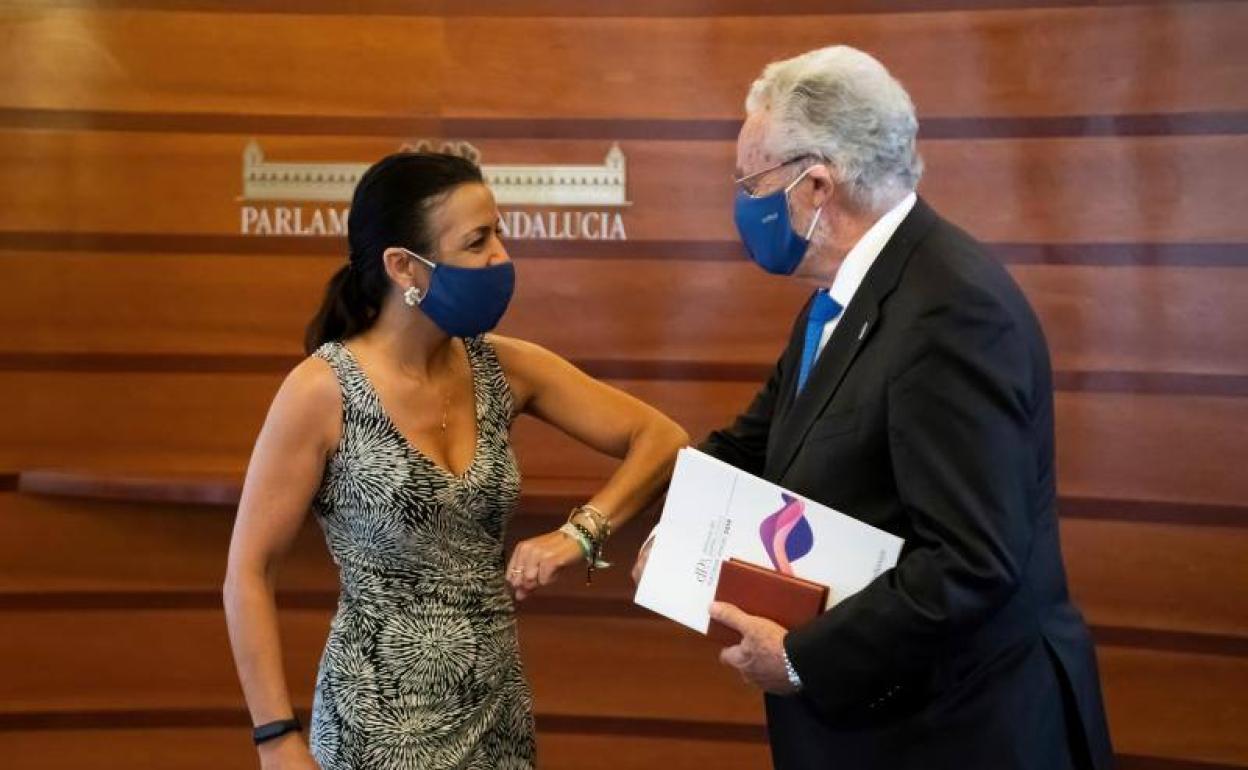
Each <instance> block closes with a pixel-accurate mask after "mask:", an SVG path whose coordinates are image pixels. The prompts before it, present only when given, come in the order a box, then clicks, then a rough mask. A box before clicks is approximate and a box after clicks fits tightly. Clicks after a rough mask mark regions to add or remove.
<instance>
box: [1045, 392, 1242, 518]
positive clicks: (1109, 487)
mask: <svg viewBox="0 0 1248 770" xmlns="http://www.w3.org/2000/svg"><path fill="white" fill-rule="evenodd" d="M1244 425H1248V403H1246V402H1245V400H1244V399H1234V398H1201V397H1173V398H1171V397H1164V396H1141V395H1127V394H1119V393H1102V394H1096V395H1091V394H1078V395H1077V394H1074V393H1059V394H1057V461H1058V472H1059V479H1060V481H1059V485H1060V489H1061V491H1062V493H1063V494H1066V495H1071V496H1091V497H1121V498H1128V499H1131V498H1135V499H1144V500H1149V499H1154V500H1183V501H1187V502H1206V503H1218V502H1221V503H1228V504H1242V503H1243V501H1245V500H1248V479H1245V477H1244V474H1242V473H1239V471H1238V468H1236V467H1235V466H1234V464H1232V463H1229V462H1227V460H1228V458H1233V457H1245V456H1248V433H1245V431H1244V430H1243V426H1244Z"/></svg>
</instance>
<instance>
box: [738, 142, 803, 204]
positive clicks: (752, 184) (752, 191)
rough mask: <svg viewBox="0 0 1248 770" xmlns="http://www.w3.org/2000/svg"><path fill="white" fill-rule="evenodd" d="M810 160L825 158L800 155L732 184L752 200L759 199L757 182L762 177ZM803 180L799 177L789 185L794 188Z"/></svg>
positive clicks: (741, 178)
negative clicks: (800, 161) (801, 161)
mask: <svg viewBox="0 0 1248 770" xmlns="http://www.w3.org/2000/svg"><path fill="white" fill-rule="evenodd" d="M810 159H814V160H823V158H821V157H820V156H818V155H814V154H812V153H806V154H805V155H798V156H797V157H795V158H789V159H788V160H782V161H780V162H779V163H777V164H776V165H774V166H768V167H767V168H765V169H762V170H761V171H755V172H754V173H753V174H746V175H745V176H743V177H739V178H737V179H734V180H733V182H732V183H733V184H734V185H736V186H738V187H740V188H741V189H742V190H743V191H744V192H745V194H746V195H748V196H750V197H751V198H757V197H759V195H758V181H757V180H758V179H759V178H760V177H762V176H764V175H766V174H770V173H771V172H773V171H777V170H779V169H782V168H784V167H785V166H788V165H792V164H793V163H796V162H798V161H799V160H810ZM801 178H802V177H801V176H799V177H798V178H797V179H794V180H793V181H792V182H790V183H789V186H790V187H792V186H793V185H794V184H796V183H797V182H798V180H800V179H801ZM787 189H788V188H786V191H787Z"/></svg>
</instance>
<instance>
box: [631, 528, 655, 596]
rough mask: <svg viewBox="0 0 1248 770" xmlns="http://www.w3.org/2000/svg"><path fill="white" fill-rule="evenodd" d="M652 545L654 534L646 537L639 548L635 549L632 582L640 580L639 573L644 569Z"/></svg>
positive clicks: (635, 582)
mask: <svg viewBox="0 0 1248 770" xmlns="http://www.w3.org/2000/svg"><path fill="white" fill-rule="evenodd" d="M653 547H654V535H651V536H650V537H649V538H647V539H646V542H644V543H642V545H641V550H639V551H637V561H636V562H634V563H633V583H634V584H637V583H640V582H641V573H643V572H645V571H646V561H647V560H648V559H649V558H650V549H651V548H653Z"/></svg>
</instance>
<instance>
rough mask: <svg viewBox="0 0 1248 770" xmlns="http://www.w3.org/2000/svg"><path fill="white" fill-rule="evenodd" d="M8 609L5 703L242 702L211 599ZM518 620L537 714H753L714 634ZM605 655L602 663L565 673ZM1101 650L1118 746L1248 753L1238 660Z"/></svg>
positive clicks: (299, 631)
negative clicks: (163, 606) (123, 606)
mask: <svg viewBox="0 0 1248 770" xmlns="http://www.w3.org/2000/svg"><path fill="white" fill-rule="evenodd" d="M326 619H327V618H326V615H325V614H324V613H322V612H289V611H288V612H284V613H283V633H284V649H285V651H286V655H287V666H288V670H289V672H290V674H289V676H290V678H291V687H292V690H293V692H294V693H295V699H296V703H298V704H300V706H302V707H304V708H306V706H307V704H308V698H309V697H310V692H311V684H312V672H313V671H314V669H315V665H316V660H317V657H318V656H319V653H320V648H321V645H322V644H323V640H324V634H325V631H326V628H325V622H326ZM6 620H8V621H10V622H13V623H17V624H18V625H19V627H22V628H23V629H25V630H26V632H27V633H24V634H22V635H5V636H4V637H3V638H0V650H3V652H4V653H5V655H6V657H7V658H8V659H22V660H24V661H26V664H27V665H26V666H24V667H23V669H21V670H17V671H14V672H13V675H12V676H11V678H10V679H9V680H8V681H7V682H6V684H7V691H8V695H7V697H6V700H5V703H4V716H10V715H19V714H31V713H62V714H64V713H73V712H82V711H100V710H104V711H113V710H123V711H124V710H151V709H170V708H174V709H179V708H180V709H196V710H204V709H231V708H237V707H239V706H240V705H241V696H240V695H239V694H238V691H237V684H236V682H235V681H234V674H233V671H232V667H231V665H230V663H229V659H228V651H227V648H226V646H225V630H224V622H223V620H222V618H221V616H220V612H219V611H217V610H194V611H128V612H126V611H121V612H107V611H99V612H90V613H82V612H76V613H64V612H10V613H6ZM520 633H521V639H522V645H523V647H524V651H525V661H526V669H527V674H528V676H529V677H530V679H531V681H532V682H533V686H534V692H535V699H536V707H537V710H538V712H539V713H540V714H552V715H553V714H579V715H582V716H588V717H593V716H609V717H625V718H631V717H636V718H644V719H673V720H696V721H702V722H720V723H727V724H734V725H757V724H759V723H760V722H761V719H762V712H761V702H760V700H759V699H758V697H757V695H756V694H755V693H753V692H751V691H750V690H749V689H747V688H745V687H744V685H743V684H741V683H740V681H739V680H738V679H736V678H735V676H734V675H732V674H731V672H730V671H728V670H727V669H724V668H722V667H720V665H719V664H718V662H717V661H716V654H715V649H714V648H713V646H710V645H708V644H707V642H706V641H705V640H703V639H701V638H698V637H696V636H695V635H693V634H692V633H690V632H685V631H681V630H680V629H678V628H676V627H673V626H672V625H670V624H668V623H666V622H665V621H662V620H649V619H638V620H624V619H612V618H584V617H559V616H552V615H523V614H522V616H521V620H520ZM136 638H142V639H149V640H151V642H150V643H149V644H146V645H139V644H135V643H134V640H135V639H136ZM555 650H558V653H555V652H554V651H555ZM604 657H605V659H607V660H612V661H614V662H615V665H614V668H613V675H604V676H600V677H579V676H569V675H568V671H569V670H577V666H582V665H583V666H590V665H592V664H593V663H594V661H597V662H598V663H601V661H602V660H603V659H604ZM1099 657H1100V659H1101V666H1102V670H1103V672H1104V681H1105V682H1106V687H1107V699H1108V702H1109V707H1110V713H1111V722H1112V727H1113V730H1114V735H1115V740H1116V743H1117V749H1118V750H1119V751H1120V752H1122V753H1125V754H1141V755H1149V756H1159V757H1184V758H1189V759H1196V760H1203V761H1207V762H1228V763H1229V762H1236V761H1242V759H1243V758H1244V757H1245V756H1248V744H1246V743H1245V742H1244V739H1243V737H1242V736H1241V733H1242V731H1239V730H1236V729H1235V725H1236V724H1237V721H1238V720H1239V719H1242V715H1243V714H1242V712H1243V708H1244V704H1243V699H1242V697H1241V693H1242V692H1243V689H1244V687H1245V686H1248V679H1246V677H1248V659H1245V658H1243V657H1235V656H1211V655H1195V654H1188V653H1171V652H1159V651H1152V650H1139V649H1129V648H1121V647H1113V646H1108V647H1107V646H1102V647H1101V648H1100V653H1099ZM135 671H143V672H144V676H142V677H140V678H136V677H135V676H134V673H133V672H135ZM1215 685H1216V686H1215ZM1159 724H1164V725H1167V729H1166V730H1159V729H1158V728H1157V726H1158V725H1159Z"/></svg>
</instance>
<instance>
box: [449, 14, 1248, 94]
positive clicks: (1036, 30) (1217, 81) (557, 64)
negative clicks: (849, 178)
mask: <svg viewBox="0 0 1248 770" xmlns="http://www.w3.org/2000/svg"><path fill="white" fill-rule="evenodd" d="M1246 22H1248V15H1245V11H1244V9H1243V8H1242V7H1239V6H1227V5H1209V6H1203V7H1200V8H1195V7H1193V8H1184V9H1183V11H1182V12H1180V13H1175V12H1173V11H1171V10H1169V9H1165V8H1100V9H1090V8H1080V9H1045V10H1039V9H1031V10H1019V11H993V12H978V11H968V12H950V13H940V14H883V15H881V14H868V15H858V16H823V17H819V16H805V17H791V18H770V19H767V20H766V22H765V34H764V33H763V32H762V31H760V22H759V21H758V20H757V19H755V18H748V17H745V18H714V19H654V18H647V19H619V20H613V21H612V22H610V23H604V21H603V20H602V19H560V20H558V21H553V22H552V20H550V19H491V18H472V19H450V20H448V22H447V27H446V35H447V50H448V52H449V53H450V54H451V58H450V62H449V66H448V71H447V75H448V77H449V78H451V79H452V80H453V81H454V82H456V83H457V84H461V85H460V86H459V87H457V88H456V89H454V90H452V91H448V93H447V94H446V97H445V101H444V104H445V106H446V110H447V113H448V114H455V115H472V116H480V115H508V116H516V115H523V116H541V117H545V116H547V115H548V114H549V113H550V111H551V106H552V105H559V108H560V109H561V110H563V111H564V112H565V113H567V114H574V115H593V116H611V117H615V116H619V115H642V116H646V117H651V116H661V117H687V116H690V115H696V116H699V117H703V116H715V117H719V116H735V115H736V114H738V112H739V111H740V109H741V103H742V102H743V101H744V98H745V90H746V87H747V86H748V84H749V83H750V82H751V81H752V80H753V79H754V78H755V77H757V76H758V74H759V73H760V72H761V71H762V68H763V66H764V65H765V64H767V63H768V62H769V61H772V60H775V59H779V58H783V57H786V56H793V55H796V54H798V53H801V52H803V51H808V50H811V49H814V48H818V47H821V46H825V45H829V44H832V43H838V42H839V43H846V44H849V45H853V46H855V47H858V48H862V49H864V50H867V51H870V52H871V53H872V54H874V55H876V56H878V57H879V58H880V59H881V60H882V61H884V62H885V63H886V64H887V65H888V66H889V67H890V68H891V69H892V71H893V72H894V73H895V74H896V75H897V76H898V77H899V78H900V79H901V80H902V82H903V83H905V84H906V85H907V87H908V88H909V90H910V91H911V94H912V96H913V97H914V100H915V102H916V104H917V105H918V107H919V109H920V112H921V114H927V115H968V114H988V115H995V114H1013V115H1043V114H1070V113H1075V114H1079V113H1106V112H1157V111H1164V110H1192V109H1235V108H1243V107H1244V106H1246V105H1248V97H1245V95H1244V93H1243V89H1242V88H1241V87H1240V82H1241V81H1242V78H1243V75H1244V74H1245V67H1246V65H1248V62H1246V60H1245V57H1244V54H1243V52H1242V48H1241V46H1240V45H1239V39H1238V37H1237V36H1235V35H1234V34H1233V33H1231V32H1230V31H1229V29H1231V28H1233V27H1235V26H1239V27H1242V26H1244V24H1245V23H1246ZM537 39H540V40H542V45H540V46H535V45H532V44H531V43H530V42H529V41H532V40H537ZM551 49H553V50H558V51H559V53H560V55H559V56H558V57H550V56H547V55H545V54H546V51H548V50H551ZM643 51H644V52H646V53H645V55H639V52H643ZM1158 51H1165V52H1166V55H1165V56H1157V55H1156V53H1157V52H1158ZM460 52H464V53H462V54H461V53H460ZM467 52H472V54H471V55H469V54H468V53H467ZM1189 68H1190V69H1189ZM1185 72H1192V73H1199V77H1198V78H1197V79H1195V80H1194V81H1193V80H1189V79H1188V78H1187V77H1185V76H1184V73H1185ZM673 73H682V74H684V75H685V76H673ZM694 73H696V76H689V75H693V74H694ZM1040 73H1043V75H1041V74H1040ZM951 86H952V87H951Z"/></svg>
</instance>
